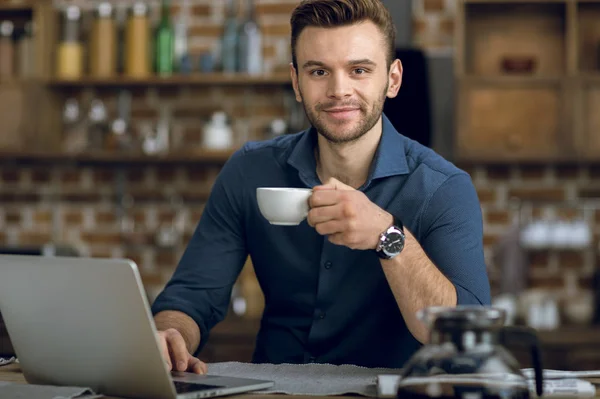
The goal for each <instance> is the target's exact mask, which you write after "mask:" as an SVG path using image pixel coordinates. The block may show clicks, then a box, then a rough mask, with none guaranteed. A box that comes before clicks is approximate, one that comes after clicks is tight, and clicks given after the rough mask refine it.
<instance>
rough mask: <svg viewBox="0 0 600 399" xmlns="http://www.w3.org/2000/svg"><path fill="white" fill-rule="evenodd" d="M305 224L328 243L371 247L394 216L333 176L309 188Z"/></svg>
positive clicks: (350, 246) (364, 247)
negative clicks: (325, 238)
mask: <svg viewBox="0 0 600 399" xmlns="http://www.w3.org/2000/svg"><path fill="white" fill-rule="evenodd" d="M309 205H310V208H311V209H310V211H309V212H308V219H307V221H308V224H309V225H310V226H312V227H314V228H315V230H317V232H318V233H319V234H321V235H326V236H328V239H329V241H330V242H331V243H333V244H336V245H344V246H346V247H348V248H351V249H375V248H376V247H377V243H378V242H379V236H380V235H381V233H383V232H384V231H385V230H386V229H387V228H388V227H390V226H391V225H392V224H393V222H394V218H393V216H392V215H390V214H389V213H388V212H386V211H384V210H383V209H381V208H380V207H379V206H377V205H376V204H374V203H372V202H371V200H369V198H367V196H366V195H365V194H364V193H363V192H361V191H358V190H355V189H354V188H352V187H350V186H347V185H345V184H344V183H342V182H340V181H339V180H336V179H334V178H331V179H329V181H327V183H326V184H324V185H322V186H317V187H315V188H314V189H313V194H312V195H311V197H310V199H309Z"/></svg>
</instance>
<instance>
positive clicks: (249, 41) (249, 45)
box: [238, 0, 263, 75]
mask: <svg viewBox="0 0 600 399" xmlns="http://www.w3.org/2000/svg"><path fill="white" fill-rule="evenodd" d="M246 4H247V10H246V20H245V21H244V23H243V24H242V25H241V26H240V32H239V42H238V57H239V72H242V73H248V74H250V75H260V74H261V73H263V52H262V34H261V32H260V27H259V26H258V22H257V19H256V7H255V5H254V0H246Z"/></svg>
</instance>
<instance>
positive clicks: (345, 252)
mask: <svg viewBox="0 0 600 399" xmlns="http://www.w3.org/2000/svg"><path fill="white" fill-rule="evenodd" d="M316 142H317V133H316V131H315V130H314V128H311V129H309V130H307V131H304V132H301V133H298V134H293V135H285V136H282V137H278V138H276V139H273V140H269V141H263V142H250V143H247V144H246V145H244V147H243V148H242V149H241V150H239V151H237V152H236V153H235V154H234V155H233V156H232V157H231V159H230V160H229V161H228V162H227V163H226V164H225V166H224V167H223V169H222V170H221V172H220V174H219V176H218V178H217V180H216V182H215V185H214V187H213V189H212V192H211V195H210V198H209V200H208V202H207V204H206V207H205V209H204V212H203V214H202V217H201V219H200V222H199V224H198V226H197V228H196V230H195V232H194V235H193V237H192V239H191V241H190V243H189V245H188V247H187V248H186V250H185V252H184V254H183V256H182V258H181V260H180V263H179V265H178V267H177V270H176V271H175V273H174V275H173V277H172V279H171V280H170V281H169V283H168V284H167V286H166V287H165V289H164V291H163V292H162V293H161V294H160V295H159V296H158V298H157V299H156V301H155V302H154V304H153V307H152V311H153V313H154V314H156V313H158V312H160V311H163V310H178V311H181V312H184V313H186V314H187V315H189V316H190V317H192V318H193V319H194V320H195V321H196V323H198V326H199V327H200V332H201V344H200V348H199V350H200V349H201V348H202V346H203V345H204V344H205V343H206V340H207V339H208V337H209V332H210V329H211V328H212V327H213V326H214V325H215V324H217V323H218V322H220V321H221V320H223V318H224V317H225V315H226V312H227V309H228V304H229V299H230V294H231V289H232V286H233V284H234V283H235V281H236V279H237V277H238V275H239V273H240V271H241V269H242V267H243V265H244V263H245V260H246V257H247V256H248V254H249V255H250V256H251V259H252V263H253V265H254V268H255V271H256V275H257V278H258V281H259V283H260V286H261V288H262V290H263V293H264V296H265V310H264V314H263V318H262V321H261V327H260V331H259V333H258V336H257V340H256V349H255V352H254V356H253V361H254V362H258V363H306V362H322V363H332V364H355V365H361V366H366V367H402V365H403V364H404V362H405V361H406V360H408V358H409V357H410V356H411V355H412V354H413V353H414V352H415V351H416V350H417V349H418V348H419V347H420V343H419V342H418V341H417V340H416V339H415V338H414V337H413V336H412V334H411V333H410V332H409V330H408V328H407V326H406V324H405V322H404V319H403V318H402V314H401V312H400V310H399V308H398V306H397V304H396V301H395V299H394V296H393V294H392V291H391V289H390V287H389V285H388V283H387V280H386V278H385V275H384V273H383V270H382V267H381V264H380V261H379V258H378V257H377V255H376V254H375V253H374V251H368V250H367V251H365V250H352V249H349V248H347V247H343V246H337V245H334V244H331V243H329V242H328V240H327V238H326V237H323V236H320V235H319V234H318V233H317V232H316V231H315V230H314V229H313V228H312V227H310V226H309V225H308V224H307V222H306V220H305V221H304V222H302V223H301V224H300V225H299V226H295V227H289V226H274V225H271V224H269V223H268V222H267V220H266V219H264V218H263V216H262V215H261V214H260V211H259V209H258V205H257V202H256V188H257V187H278V186H284V187H309V188H312V187H314V186H316V185H320V184H321V182H320V181H319V178H318V177H317V174H316V164H315V157H314V147H315V145H316ZM360 190H362V191H363V192H364V193H365V194H366V195H367V196H368V198H369V199H370V200H371V201H372V202H374V203H376V204H377V205H379V206H380V207H381V208H383V209H385V210H387V211H388V212H390V213H391V214H393V215H396V216H397V217H399V218H400V219H401V220H402V222H403V223H404V225H405V226H406V228H407V229H408V230H409V231H410V232H411V233H412V234H413V235H414V236H415V237H416V239H417V240H418V241H419V243H420V244H421V246H422V247H423V249H424V251H425V252H426V253H427V255H428V256H429V258H430V259H431V260H432V261H433V263H434V264H435V265H436V266H437V267H438V268H439V269H440V270H441V271H442V272H443V273H444V275H445V276H446V277H447V278H448V279H449V280H450V281H451V282H452V283H453V284H454V286H455V287H456V292H457V295H458V303H459V304H462V305H467V304H489V303H490V287H489V281H488V277H487V273H486V267H485V262H484V255H483V243H482V241H483V239H482V236H483V232H482V229H483V226H482V218H481V210H480V205H479V201H478V198H477V194H476V191H475V189H474V187H473V184H472V182H471V178H470V176H469V175H468V174H467V173H465V172H463V171H461V170H460V169H458V168H457V167H455V166H454V165H452V164H451V163H450V162H447V161H446V160H444V159H443V158H442V157H440V156H439V155H438V154H436V153H435V152H434V151H432V150H430V149H428V148H426V147H424V146H422V145H420V144H418V143H417V142H415V141H412V140H410V139H408V138H406V137H404V136H402V135H401V134H399V133H398V132H397V131H396V130H395V129H394V127H393V126H392V124H391V123H390V122H389V120H388V119H387V118H386V117H385V116H384V117H383V135H382V138H381V140H380V143H379V147H378V150H377V152H376V155H375V158H374V161H373V163H372V166H371V170H370V173H369V177H368V180H367V181H366V182H365V184H364V185H363V186H362V187H361V188H360Z"/></svg>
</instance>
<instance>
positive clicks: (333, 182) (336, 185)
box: [314, 177, 354, 191]
mask: <svg viewBox="0 0 600 399" xmlns="http://www.w3.org/2000/svg"><path fill="white" fill-rule="evenodd" d="M328 189H329V190H354V188H353V187H350V186H349V185H347V184H344V183H342V182H341V181H339V180H338V179H336V178H334V177H331V178H329V180H327V182H325V184H323V185H321V186H317V187H315V188H314V190H317V191H318V190H328Z"/></svg>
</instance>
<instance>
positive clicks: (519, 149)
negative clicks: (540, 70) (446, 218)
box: [456, 80, 570, 161]
mask: <svg viewBox="0 0 600 399" xmlns="http://www.w3.org/2000/svg"><path fill="white" fill-rule="evenodd" d="M459 91H460V92H459V93H460V94H459V117H458V132H457V143H456V149H457V152H458V154H457V155H458V158H460V159H466V160H481V161H494V160H497V161H505V160H552V159H557V158H561V157H565V156H566V155H567V153H568V152H569V151H570V149H569V148H568V145H566V143H565V142H564V138H565V137H566V136H565V135H564V134H563V129H562V126H563V125H564V123H565V118H566V117H567V115H568V112H567V110H566V109H565V107H564V106H563V89H562V86H561V85H560V83H559V82H558V81H556V83H554V82H548V81H544V82H543V83H538V82H536V83H531V82H527V81H525V80H523V81H521V83H520V84H519V83H514V84H512V83H510V84H506V83H505V82H499V83H497V82H492V83H468V84H459Z"/></svg>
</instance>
